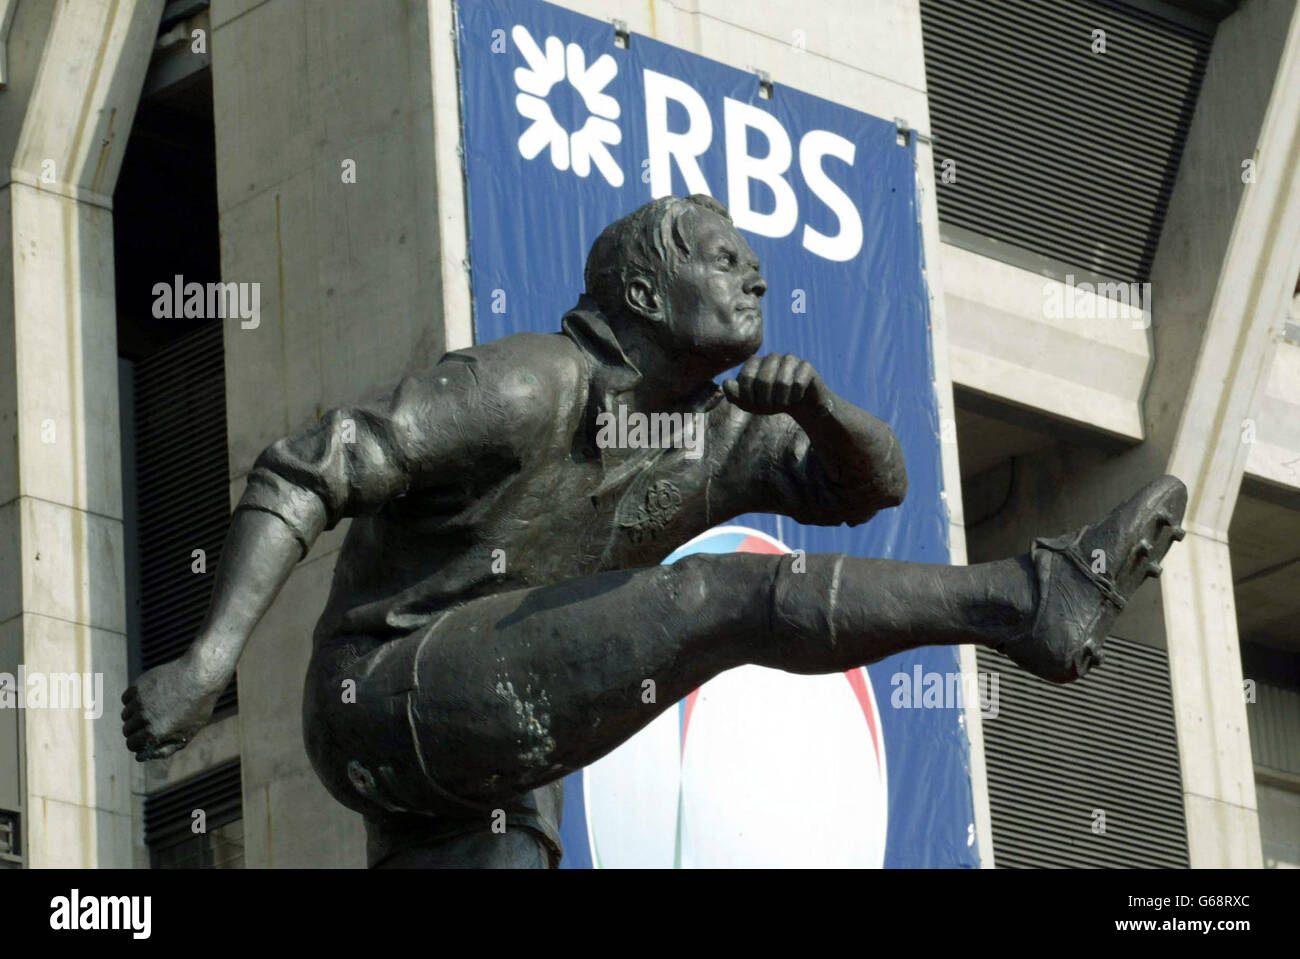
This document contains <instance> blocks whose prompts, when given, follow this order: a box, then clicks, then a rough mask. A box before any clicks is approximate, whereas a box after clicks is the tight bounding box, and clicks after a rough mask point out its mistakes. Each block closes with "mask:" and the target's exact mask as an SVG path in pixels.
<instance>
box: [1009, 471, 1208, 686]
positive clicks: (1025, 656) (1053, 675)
mask: <svg viewBox="0 0 1300 959" xmlns="http://www.w3.org/2000/svg"><path fill="white" fill-rule="evenodd" d="M1186 508H1187V487H1185V486H1184V485H1183V484H1182V482H1181V481H1180V480H1178V479H1177V478H1176V477H1173V476H1162V477H1161V478H1160V479H1157V480H1153V481H1152V482H1150V483H1148V484H1147V485H1146V486H1144V487H1142V489H1140V490H1138V492H1137V493H1135V494H1134V495H1133V496H1132V497H1131V498H1130V499H1129V500H1128V501H1127V502H1126V503H1124V504H1123V505H1122V506H1119V507H1117V508H1116V509H1114V510H1112V511H1111V513H1110V515H1109V516H1107V517H1106V518H1105V519H1104V520H1102V522H1101V523H1100V524H1098V525H1097V526H1085V527H1083V528H1082V529H1081V530H1078V531H1077V532H1075V533H1071V534H1067V535H1065V536H1059V537H1056V538H1054V539H1046V538H1039V539H1036V540H1034V544H1033V546H1032V547H1031V549H1030V557H1031V559H1032V561H1033V564H1034V571H1035V575H1036V579H1037V585H1038V604H1037V610H1036V613H1035V617H1034V624H1033V628H1032V629H1031V630H1030V631H1029V633H1027V634H1024V635H1022V636H1020V637H1018V638H1017V639H1015V640H1013V641H1012V642H1009V643H1007V644H1006V645H1005V646H1003V647H1001V651H1002V652H1003V653H1005V654H1006V655H1007V656H1010V657H1011V658H1012V659H1013V660H1014V661H1015V662H1016V663H1017V664H1019V665H1020V666H1023V667H1024V668H1025V669H1027V670H1029V671H1030V672H1032V673H1033V674H1034V675H1036V676H1040V677H1042V678H1043V679H1048V680H1051V681H1052V682H1056V683H1068V682H1071V681H1073V680H1076V679H1079V678H1080V677H1082V676H1083V675H1085V674H1086V673H1087V672H1088V670H1089V669H1091V668H1092V667H1093V666H1097V665H1100V664H1101V662H1102V658H1103V654H1102V644H1103V643H1105V641H1106V636H1107V635H1108V633H1109V631H1110V628H1111V626H1112V625H1113V624H1114V622H1115V618H1116V617H1117V616H1119V614H1120V611H1121V610H1123V609H1124V606H1125V604H1126V603H1127V602H1128V600H1129V598H1130V597H1131V596H1132V595H1133V593H1134V592H1135V591H1136V590H1137V588H1138V587H1139V586H1141V585H1142V583H1143V581H1145V580H1146V579H1147V578H1148V577H1153V578H1154V577H1158V576H1159V575H1160V573H1161V567H1160V560H1161V559H1162V558H1163V557H1164V555H1165V553H1167V552H1168V551H1169V547H1170V546H1172V545H1173V544H1174V543H1175V542H1177V541H1178V540H1181V539H1182V538H1183V536H1184V535H1185V534H1184V532H1183V528H1182V526H1181V525H1180V524H1181V522H1182V518H1183V511H1184V510H1185V509H1186ZM1098 550H1100V552H1098Z"/></svg>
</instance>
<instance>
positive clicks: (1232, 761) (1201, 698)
mask: <svg viewBox="0 0 1300 959" xmlns="http://www.w3.org/2000/svg"><path fill="white" fill-rule="evenodd" d="M1254 6H1255V7H1259V6H1260V4H1259V2H1258V0H1256V3H1255V4H1254ZM1285 6H1288V5H1284V4H1276V5H1274V10H1273V11H1271V12H1270V13H1271V15H1274V16H1275V15H1276V10H1277V8H1280V7H1285ZM1238 16H1242V17H1252V18H1253V17H1255V16H1256V10H1255V9H1252V8H1251V6H1249V5H1248V6H1247V8H1245V9H1243V11H1241V13H1239V14H1238ZM1269 19H1270V18H1269V17H1265V16H1264V15H1262V11H1261V12H1260V15H1259V16H1258V19H1257V21H1256V22H1257V23H1258V24H1259V25H1260V26H1263V25H1265V24H1266V23H1268V22H1269ZM1232 23H1233V21H1232V20H1231V19H1230V20H1229V21H1228V22H1227V24H1226V25H1227V26H1229V28H1230V29H1231V25H1232ZM1273 26H1274V28H1275V29H1278V30H1279V32H1280V33H1281V35H1282V36H1284V37H1285V39H1286V46H1285V48H1284V49H1283V52H1282V56H1281V62H1280V63H1279V65H1278V67H1277V72H1276V76H1275V78H1274V81H1273V84H1272V96H1271V98H1270V100H1269V103H1268V110H1267V113H1266V114H1265V116H1264V119H1263V123H1262V125H1261V128H1260V130H1259V134H1258V137H1257V138H1256V139H1255V140H1254V141H1253V142H1252V141H1250V140H1243V141H1240V146H1241V149H1239V151H1238V154H1239V155H1238V156H1236V157H1234V158H1233V159H1235V160H1236V163H1235V164H1233V165H1232V167H1231V168H1230V169H1235V170H1236V171H1237V172H1238V173H1240V171H1241V163H1242V161H1243V160H1250V161H1253V162H1254V163H1255V164H1256V170H1255V176H1256V179H1255V182H1254V183H1251V184H1249V185H1247V186H1246V188H1245V189H1244V190H1243V191H1242V196H1241V203H1240V205H1239V206H1238V208H1237V212H1236V217H1235V222H1234V224H1233V228H1232V234H1231V237H1230V239H1229V241H1228V246H1227V250H1226V253H1225V255H1224V258H1223V264H1222V266H1221V268H1220V270H1219V282H1218V284H1217V286H1216V288H1215V291H1214V298H1213V301H1212V304H1211V306H1210V311H1209V316H1208V318H1207V320H1206V323H1205V328H1204V333H1203V336H1202V345H1201V350H1200V354H1199V356H1198V357H1197V361H1196V367H1195V372H1194V373H1193V376H1192V384H1191V388H1190V390H1189V391H1188V393H1187V397H1186V401H1185V403H1184V406H1183V411H1182V416H1181V418H1180V420H1179V423H1178V428H1177V432H1176V433H1175V436H1174V441H1173V448H1172V450H1171V451H1170V455H1169V470H1170V472H1173V473H1174V474H1176V475H1178V476H1181V477H1184V478H1185V480H1186V481H1187V484H1188V489H1189V492H1190V496H1189V499H1188V508H1187V524H1186V525H1187V532H1188V535H1187V539H1186V541H1185V542H1184V547H1185V548H1184V549H1181V550H1178V551H1177V552H1176V553H1174V554H1173V555H1172V557H1171V561H1170V562H1169V563H1168V564H1166V565H1167V567H1168V573H1167V576H1168V581H1167V582H1166V583H1165V584H1164V591H1163V593H1164V595H1163V600H1164V613H1165V628H1166V632H1167V634H1168V637H1169V668H1170V673H1171V678H1172V681H1173V694H1174V709H1175V712H1176V714H1177V717H1178V739H1179V753H1180V757H1181V760H1182V774H1183V789H1184V802H1185V810H1186V816H1187V833H1188V851H1189V854H1190V857H1191V864H1192V866H1194V867H1195V866H1219V867H1222V866H1246V867H1259V866H1261V865H1262V859H1261V853H1260V846H1259V820H1258V815H1257V812H1256V808H1257V807H1256V804H1255V775H1254V768H1253V765H1252V760H1251V748H1250V732H1249V728H1248V726H1247V723H1246V707H1245V701H1244V697H1243V694H1242V666H1241V650H1240V647H1239V644H1238V638H1237V615H1236V606H1235V601H1234V595H1233V585H1232V569H1231V564H1230V559H1229V555H1228V526H1229V524H1230V522H1231V520H1232V511H1233V508H1234V506H1235V505H1236V500H1237V494H1238V491H1239V490H1240V488H1241V477H1242V473H1243V472H1244V470H1245V466H1246V461H1247V458H1248V455H1249V452H1250V443H1249V442H1243V440H1244V439H1246V438H1248V437H1249V425H1248V424H1247V421H1248V420H1249V419H1250V418H1251V417H1252V416H1253V415H1254V413H1255V411H1256V410H1257V408H1258V406H1259V403H1260V400H1261V399H1262V394H1263V389H1264V387H1265V385H1266V382H1267V375H1268V371H1269V368H1270V367H1271V365H1272V360H1273V354H1274V350H1275V347H1276V344H1277V332H1278V328H1279V327H1280V325H1281V322H1282V318H1283V317H1285V315H1286V312H1287V306H1288V305H1289V303H1290V300H1291V293H1292V290H1293V289H1294V287H1295V281H1296V275H1297V273H1298V272H1300V10H1293V12H1292V13H1291V16H1290V24H1289V25H1287V24H1286V23H1276V24H1273ZM1227 39H1229V40H1231V39H1233V35H1232V34H1228V38H1227ZM1243 52H1244V51H1243ZM1215 92H1216V93H1217V92H1218V91H1215ZM1221 102H1222V105H1223V106H1224V108H1225V109H1226V108H1228V107H1229V104H1230V101H1228V100H1224V101H1221Z"/></svg>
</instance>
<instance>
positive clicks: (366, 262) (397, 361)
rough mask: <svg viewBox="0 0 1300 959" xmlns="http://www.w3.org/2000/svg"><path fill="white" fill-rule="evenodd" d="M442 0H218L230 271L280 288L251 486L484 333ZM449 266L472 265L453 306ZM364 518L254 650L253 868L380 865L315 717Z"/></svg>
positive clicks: (243, 335)
mask: <svg viewBox="0 0 1300 959" xmlns="http://www.w3.org/2000/svg"><path fill="white" fill-rule="evenodd" d="M431 3H432V0H367V2H365V3H357V2H356V0H275V2H272V3H258V4H253V3H232V2H227V3H223V4H213V6H212V9H211V22H212V42H211V51H212V90H213V106H214V114H215V122H216V152H217V202H218V207H219V214H220V218H221V273H222V279H223V280H225V281H226V282H242V283H256V284H258V285H259V288H260V302H261V322H260V325H259V326H257V327H256V328H255V329H243V328H241V326H240V324H239V323H238V322H234V323H229V324H228V325H227V326H226V333H225V353H226V426H227V435H228V442H229V451H230V476H231V480H232V482H231V504H232V506H233V505H234V503H235V502H237V501H238V499H239V497H240V495H241V494H242V492H243V488H244V483H245V479H246V477H247V474H248V471H249V468H250V467H251V466H252V464H253V460H254V459H255V458H256V457H257V454H258V453H260V452H261V451H262V449H263V448H265V447H266V446H267V445H268V444H270V443H272V442H274V441H275V440H276V439H279V438H280V437H281V436H284V435H286V434H287V433H291V432H293V431H295V430H298V429H301V428H303V427H305V426H307V425H308V424H309V423H311V422H313V421H314V420H315V419H316V418H317V417H318V416H320V415H321V414H322V413H323V412H324V411H325V410H328V409H330V408H331V407H334V406H337V405H339V404H342V403H350V402H357V401H360V400H362V399H366V398H368V397H372V396H374V395H376V394H378V393H381V392H383V391H385V390H388V389H391V388H392V387H393V386H394V385H396V383H397V382H398V381H399V380H400V379H401V377H402V375H403V374H404V373H407V372H410V371H413V370H416V369H420V368H421V367H423V366H427V365H428V364H430V363H433V362H435V361H437V359H438V358H439V357H440V356H441V355H442V353H443V352H444V350H445V349H446V345H447V343H448V341H449V340H454V341H455V343H456V345H458V346H464V345H467V343H468V338H469V335H470V322H469V292H468V283H467V279H466V277H465V268H464V264H463V260H464V257H465V252H464V251H465V244H464V237H463V233H462V234H461V236H460V242H459V246H456V245H455V244H454V243H453V244H451V245H449V246H448V247H447V248H446V249H444V248H443V245H442V239H441V233H442V229H443V227H442V224H443V222H444V221H445V220H446V219H447V218H448V217H453V216H456V215H458V211H463V208H464V198H463V194H462V192H461V189H460V176H461V173H460V165H459V164H460V161H459V158H458V156H457V154H456V146H457V143H458V141H459V124H458V118H457V115H456V106H457V104H458V102H459V91H458V89H457V87H456V74H455V66H454V61H452V62H451V63H450V64H447V63H443V64H440V66H439V70H438V71H437V72H435V71H434V69H433V67H432V64H431V53H430V45H431V43H435V42H436V43H443V44H450V43H451V42H452V40H451V35H450V31H451V8H450V3H449V0H438V3H437V6H436V7H431ZM448 68H450V69H448ZM435 99H436V101H437V111H436V112H435ZM435 137H436V139H435ZM461 215H463V213H462V214H461ZM444 277H450V278H451V280H452V281H455V282H457V283H458V284H459V292H456V291H453V293H452V294H451V295H450V297H449V302H448V304H447V305H446V306H445V305H444V300H443V283H444ZM457 295H459V296H460V298H461V299H460V300H459V301H457V300H456V299H455V297H456V296H457ZM457 302H459V304H460V305H456V303H457ZM444 309H452V310H455V311H456V312H457V317H458V319H457V321H456V323H455V324H454V330H453V328H452V327H453V324H444ZM347 525H348V524H347V523H346V522H344V523H341V524H340V525H339V527H338V528H337V529H335V530H333V531H331V532H329V533H326V534H325V535H324V536H322V537H321V538H320V539H319V540H318V541H317V543H316V545H315V547H314V548H313V549H312V551H311V553H310V554H309V555H308V557H307V558H306V560H305V561H304V562H303V563H301V564H299V566H298V568H297V569H296V570H295V571H294V573H293V574H292V575H291V576H290V578H289V581H288V583H287V584H286V585H285V587H284V589H283V590H282V592H281V594H280V597H279V599H278V600H277V601H276V602H275V604H274V605H273V607H272V608H271V610H270V611H269V612H268V613H267V616H266V618H265V619H264V620H263V622H262V623H261V624H260V626H259V627H258V629H257V630H256V632H255V633H254V634H253V636H252V638H251V639H250V641H249V645H248V647H247V649H246V650H245V652H244V655H243V657H242V659H241V662H240V666H239V724H240V727H241V729H242V731H243V735H242V736H241V757H242V764H241V771H242V775H243V791H244V861H245V865H246V866H248V867H251V868H256V867H276V866H316V867H321V866H325V867H343V866H347V867H363V866H364V865H365V834H364V829H363V825H362V820H361V817H360V816H359V815H358V814H356V813H354V812H351V811H350V810H348V809H346V808H344V807H343V806H341V805H340V804H339V803H337V802H336V801H335V800H334V799H332V798H331V797H330V796H329V794H328V793H327V792H326V791H325V788H324V786H322V785H321V783H320V781H319V779H318V778H317V777H316V774H315V772H314V771H313V770H312V768H311V765H310V763H309V762H308V759H307V755H306V750H305V748H304V746H303V735H302V684H303V678H304V676H305V675H306V670H307V663H308V660H309V658H310V655H311V645H312V631H313V629H314V628H315V625H316V621H317V619H318V618H319V616H320V613H321V611H322V610H323V609H324V606H325V601H326V598H327V596H328V593H329V586H330V581H331V577H332V575H333V571H334V563H335V561H336V560H337V558H338V550H339V547H340V546H341V545H342V542H343V537H344V535H345V534H346V532H347ZM178 755H179V754H178Z"/></svg>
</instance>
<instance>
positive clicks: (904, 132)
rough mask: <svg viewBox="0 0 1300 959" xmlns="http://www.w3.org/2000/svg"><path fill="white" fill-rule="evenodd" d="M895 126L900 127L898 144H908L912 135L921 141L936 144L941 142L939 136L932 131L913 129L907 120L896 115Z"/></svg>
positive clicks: (931, 144)
mask: <svg viewBox="0 0 1300 959" xmlns="http://www.w3.org/2000/svg"><path fill="white" fill-rule="evenodd" d="M894 126H895V127H897V128H898V145H899V146H907V144H908V142H909V141H910V140H911V138H912V137H916V139H917V140H918V141H919V142H921V143H927V144H929V145H930V146H934V145H935V144H936V143H938V142H939V137H938V136H937V135H935V134H931V133H922V132H921V131H920V130H913V129H912V128H911V127H910V126H908V125H907V121H906V120H904V119H903V118H902V117H894Z"/></svg>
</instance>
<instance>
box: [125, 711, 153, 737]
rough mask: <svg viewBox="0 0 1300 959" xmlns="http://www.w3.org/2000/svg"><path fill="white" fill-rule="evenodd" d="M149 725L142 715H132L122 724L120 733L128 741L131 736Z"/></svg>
mask: <svg viewBox="0 0 1300 959" xmlns="http://www.w3.org/2000/svg"><path fill="white" fill-rule="evenodd" d="M147 725H149V724H148V722H147V721H146V720H145V718H144V717H143V716H132V717H131V718H130V719H128V720H127V721H126V722H124V723H123V724H122V735H124V736H126V737H127V740H128V741H129V740H130V738H131V736H132V735H133V734H135V733H137V732H139V731H140V730H141V729H144V728H145V726H147Z"/></svg>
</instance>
